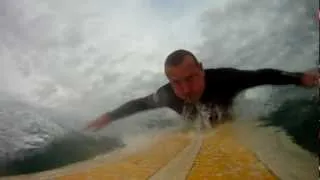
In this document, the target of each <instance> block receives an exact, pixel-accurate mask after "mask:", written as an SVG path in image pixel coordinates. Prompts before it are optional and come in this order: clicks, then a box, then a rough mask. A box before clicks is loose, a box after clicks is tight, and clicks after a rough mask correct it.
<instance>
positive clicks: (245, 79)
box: [229, 69, 303, 90]
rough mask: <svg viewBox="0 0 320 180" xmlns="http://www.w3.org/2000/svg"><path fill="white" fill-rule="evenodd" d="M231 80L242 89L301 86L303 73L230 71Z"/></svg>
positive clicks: (263, 70) (268, 70)
mask: <svg viewBox="0 0 320 180" xmlns="http://www.w3.org/2000/svg"><path fill="white" fill-rule="evenodd" d="M229 71H230V72H231V74H230V75H231V76H232V77H231V80H232V81H233V82H230V83H233V84H234V85H236V86H237V88H239V90H241V89H246V88H250V87H255V86H260V85H301V77H302V75H303V73H300V72H287V71H281V70H277V69H258V70H237V69H230V70H229Z"/></svg>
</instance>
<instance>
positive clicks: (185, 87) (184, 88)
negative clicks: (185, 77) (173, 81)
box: [181, 82, 190, 95]
mask: <svg viewBox="0 0 320 180" xmlns="http://www.w3.org/2000/svg"><path fill="white" fill-rule="evenodd" d="M181 90H182V92H183V94H185V95H188V94H189V93H190V86H189V84H188V83H187V82H183V83H181Z"/></svg>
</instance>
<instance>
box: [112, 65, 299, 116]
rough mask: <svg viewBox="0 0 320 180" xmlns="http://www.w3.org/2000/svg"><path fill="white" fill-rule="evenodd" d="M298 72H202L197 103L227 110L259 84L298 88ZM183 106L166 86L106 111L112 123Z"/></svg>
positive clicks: (263, 70)
mask: <svg viewBox="0 0 320 180" xmlns="http://www.w3.org/2000/svg"><path fill="white" fill-rule="evenodd" d="M301 77H302V73H293V72H286V71H280V70H276V69H259V70H239V69H234V68H217V69H206V70H205V83H206V85H205V86H206V87H205V91H204V93H203V95H202V97H201V99H200V103H201V104H204V105H205V106H208V107H209V108H210V107H213V106H218V107H220V108H222V109H223V110H224V111H227V110H228V109H229V107H230V106H231V105H232V102H233V99H234V98H235V97H236V96H237V95H238V94H239V93H240V92H241V91H243V90H245V89H248V88H251V87H255V86H260V85H301ZM185 105H186V103H184V101H183V100H182V99H180V98H179V97H177V96H176V95H175V93H174V92H173V89H172V88H171V86H170V84H169V83H168V84H165V85H163V86H162V87H160V88H159V89H158V90H157V91H156V92H155V93H152V94H150V95H148V96H145V97H141V98H137V99H134V100H131V101H129V102H127V103H125V104H123V105H121V106H120V107H118V108H117V109H115V110H113V111H111V112H109V113H108V114H109V116H110V118H111V119H112V120H116V119H119V118H123V117H126V116H129V115H132V114H134V113H137V112H141V111H145V110H151V109H155V108H161V107H168V108H171V109H172V110H174V111H176V112H177V113H179V114H182V113H183V109H184V107H185Z"/></svg>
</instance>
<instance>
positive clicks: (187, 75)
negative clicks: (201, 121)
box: [165, 55, 205, 103]
mask: <svg viewBox="0 0 320 180" xmlns="http://www.w3.org/2000/svg"><path fill="white" fill-rule="evenodd" d="M165 71H166V75H167V77H168V79H169V82H170V84H171V86H172V88H173V90H174V92H175V94H176V95H177V96H178V97H180V98H181V99H183V100H185V101H187V102H189V103H194V102H197V101H198V100H199V99H200V98H201V95H202V93H203V91H204V88H205V78H204V71H203V69H202V66H201V64H197V63H196V62H195V61H194V60H193V58H192V56H188V55H187V56H185V57H184V60H183V62H182V63H181V64H179V65H177V66H169V67H166V69H165Z"/></svg>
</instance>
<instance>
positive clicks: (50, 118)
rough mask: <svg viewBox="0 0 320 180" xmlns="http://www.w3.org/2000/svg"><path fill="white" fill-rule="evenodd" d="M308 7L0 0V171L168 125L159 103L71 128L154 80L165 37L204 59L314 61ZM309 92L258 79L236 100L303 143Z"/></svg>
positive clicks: (115, 144)
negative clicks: (95, 126)
mask: <svg viewBox="0 0 320 180" xmlns="http://www.w3.org/2000/svg"><path fill="white" fill-rule="evenodd" d="M68 7H69V8H68ZM70 7H71V8H70ZM316 7H318V2H316V1H310V0H303V1H302V0H290V1H289V0H277V1H275V0H274V1H273V0H272V1H271V0H270V1H263V0H255V1H254V0H219V1H214V2H211V1H201V2H195V1H185V2H183V3H182V4H181V2H178V1H172V2H164V1H157V0H152V1H135V2H134V3H133V2H131V1H121V0H120V1H117V2H116V3H115V2H112V3H111V2H107V1H99V0H93V1H90V3H87V2H86V1H82V0H80V1H79V0H77V1H68V2H67V3H66V2H65V1H60V0H58V1H57V0H55V1H51V0H48V1H39V0H31V1H28V2H25V1H20V0H4V1H1V4H0V13H1V16H0V24H1V25H3V26H1V28H0V34H1V35H0V42H1V43H0V62H1V64H2V66H0V71H1V76H0V84H1V86H0V128H1V130H0V165H1V169H0V175H1V176H5V175H17V174H25V173H33V172H39V171H44V170H48V169H53V168H57V167H61V166H64V165H68V164H71V163H74V162H78V161H83V160H86V159H89V158H93V157H94V156H97V155H99V154H102V153H107V152H110V151H112V150H115V149H117V148H122V147H126V146H132V145H133V146H134V145H136V144H138V143H137V142H138V141H137V139H139V138H140V137H141V136H144V135H145V136H146V137H148V134H149V133H157V132H159V131H164V130H168V129H174V128H175V127H179V126H180V125H181V123H180V121H179V120H178V118H177V116H176V115H175V114H174V113H173V112H171V111H170V110H167V109H162V110H159V111H152V112H148V113H143V114H138V115H134V116H132V117H128V118H125V119H123V120H121V121H118V122H115V123H114V124H112V125H110V126H109V127H106V128H105V129H103V130H101V131H99V132H96V133H94V132H87V131H84V130H83V128H84V127H85V125H86V124H87V123H88V122H89V121H90V120H92V119H94V118H95V117H96V116H98V115H99V114H101V113H103V112H105V111H107V110H110V109H112V108H114V107H116V106H118V105H120V104H122V103H123V102H125V101H128V100H130V99H132V98H135V97H139V96H142V95H145V94H147V93H150V92H152V91H154V90H156V88H158V87H159V86H160V85H162V84H163V83H165V82H166V79H165V77H164V75H163V69H162V68H163V61H164V58H165V56H166V55H167V54H168V53H169V52H171V51H172V50H174V49H178V48H186V49H189V50H191V51H193V52H195V54H196V55H197V56H198V57H199V59H201V60H202V62H203V64H204V66H205V67H226V66H228V67H237V68H243V69H256V68H265V67H267V68H279V69H283V70H288V71H305V70H307V69H310V68H314V67H315V66H316V63H317V59H318V57H317V56H318V53H319V49H318V45H319V42H318V38H319V34H318V22H317V21H316V19H315V12H316ZM134 12H138V13H134ZM315 94H316V89H304V88H300V87H294V86H284V87H271V86H267V87H258V88H254V89H251V90H248V91H246V92H244V93H242V94H241V95H239V97H238V99H237V102H238V105H239V106H237V107H236V109H237V110H239V111H241V114H242V115H243V117H246V118H255V119H259V121H263V122H264V125H263V126H275V127H281V128H282V129H283V131H284V132H286V133H287V134H288V135H289V136H290V137H291V138H292V141H293V142H295V143H296V144H298V145H299V146H300V147H301V148H303V149H305V150H307V151H308V152H310V153H313V154H315V153H317V152H319V147H318V146H317V144H316V141H317V128H318V127H319V124H318V123H319V122H318V120H319V118H320V117H319V116H320V112H319V105H318V104H317V103H316V101H315V100H314V98H313V96H314V95H315ZM135 138H136V139H135Z"/></svg>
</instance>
